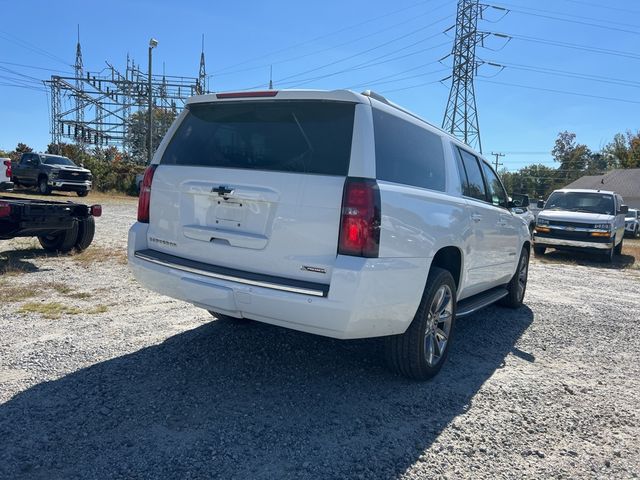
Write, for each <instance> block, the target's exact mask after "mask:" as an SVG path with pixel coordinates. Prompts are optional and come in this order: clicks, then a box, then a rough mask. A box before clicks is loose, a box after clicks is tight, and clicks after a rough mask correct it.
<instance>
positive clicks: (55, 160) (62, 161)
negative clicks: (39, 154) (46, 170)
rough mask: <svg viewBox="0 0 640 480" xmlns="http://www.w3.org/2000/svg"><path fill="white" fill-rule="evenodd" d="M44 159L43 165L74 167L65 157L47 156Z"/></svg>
mask: <svg viewBox="0 0 640 480" xmlns="http://www.w3.org/2000/svg"><path fill="white" fill-rule="evenodd" d="M44 159H45V160H44V163H46V164H47V165H74V166H75V163H73V162H72V161H71V160H69V159H68V158H67V157H51V156H49V155H47V156H46V157H44Z"/></svg>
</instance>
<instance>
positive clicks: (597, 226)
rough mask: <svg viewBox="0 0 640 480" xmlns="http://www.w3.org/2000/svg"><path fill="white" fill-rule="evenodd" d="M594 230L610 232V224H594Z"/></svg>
mask: <svg viewBox="0 0 640 480" xmlns="http://www.w3.org/2000/svg"><path fill="white" fill-rule="evenodd" d="M593 228H594V229H596V230H606V231H607V232H609V231H611V224H610V223H596V224H595V225H594V226H593Z"/></svg>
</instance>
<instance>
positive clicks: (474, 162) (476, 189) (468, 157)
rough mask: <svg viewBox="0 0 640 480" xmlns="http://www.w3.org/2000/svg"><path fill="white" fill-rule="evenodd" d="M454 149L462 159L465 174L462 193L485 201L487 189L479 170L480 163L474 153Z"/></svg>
mask: <svg viewBox="0 0 640 480" xmlns="http://www.w3.org/2000/svg"><path fill="white" fill-rule="evenodd" d="M456 150H457V151H458V154H459V155H460V159H461V160H462V164H463V166H464V171H465V173H466V176H467V178H466V184H465V185H464V187H465V189H464V191H463V195H464V196H466V197H470V198H475V199H477V200H482V201H483V202H486V201H487V191H486V188H485V185H484V180H483V178H482V172H481V171H480V165H479V164H478V159H477V158H476V156H475V155H472V154H470V153H469V152H467V151H466V150H462V149H461V148H456ZM463 183H464V182H463Z"/></svg>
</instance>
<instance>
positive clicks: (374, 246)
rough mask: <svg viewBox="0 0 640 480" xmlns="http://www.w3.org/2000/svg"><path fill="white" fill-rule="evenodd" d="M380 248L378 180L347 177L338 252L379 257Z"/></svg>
mask: <svg viewBox="0 0 640 480" xmlns="http://www.w3.org/2000/svg"><path fill="white" fill-rule="evenodd" d="M379 248H380V190H379V189H378V184H377V183H376V181H375V180H372V179H369V178H347V181H346V182H345V184H344V193H343V196H342V217H341V219H340V239H339V241H338V253H339V254H340V255H353V256H357V257H377V256H378V251H379Z"/></svg>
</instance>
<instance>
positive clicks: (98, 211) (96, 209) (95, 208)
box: [91, 205, 102, 217]
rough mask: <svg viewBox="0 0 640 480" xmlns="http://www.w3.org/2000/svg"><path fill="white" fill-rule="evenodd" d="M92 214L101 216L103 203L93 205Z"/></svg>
mask: <svg viewBox="0 0 640 480" xmlns="http://www.w3.org/2000/svg"><path fill="white" fill-rule="evenodd" d="M91 215H93V216H94V217H99V216H101V215H102V205H91Z"/></svg>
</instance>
